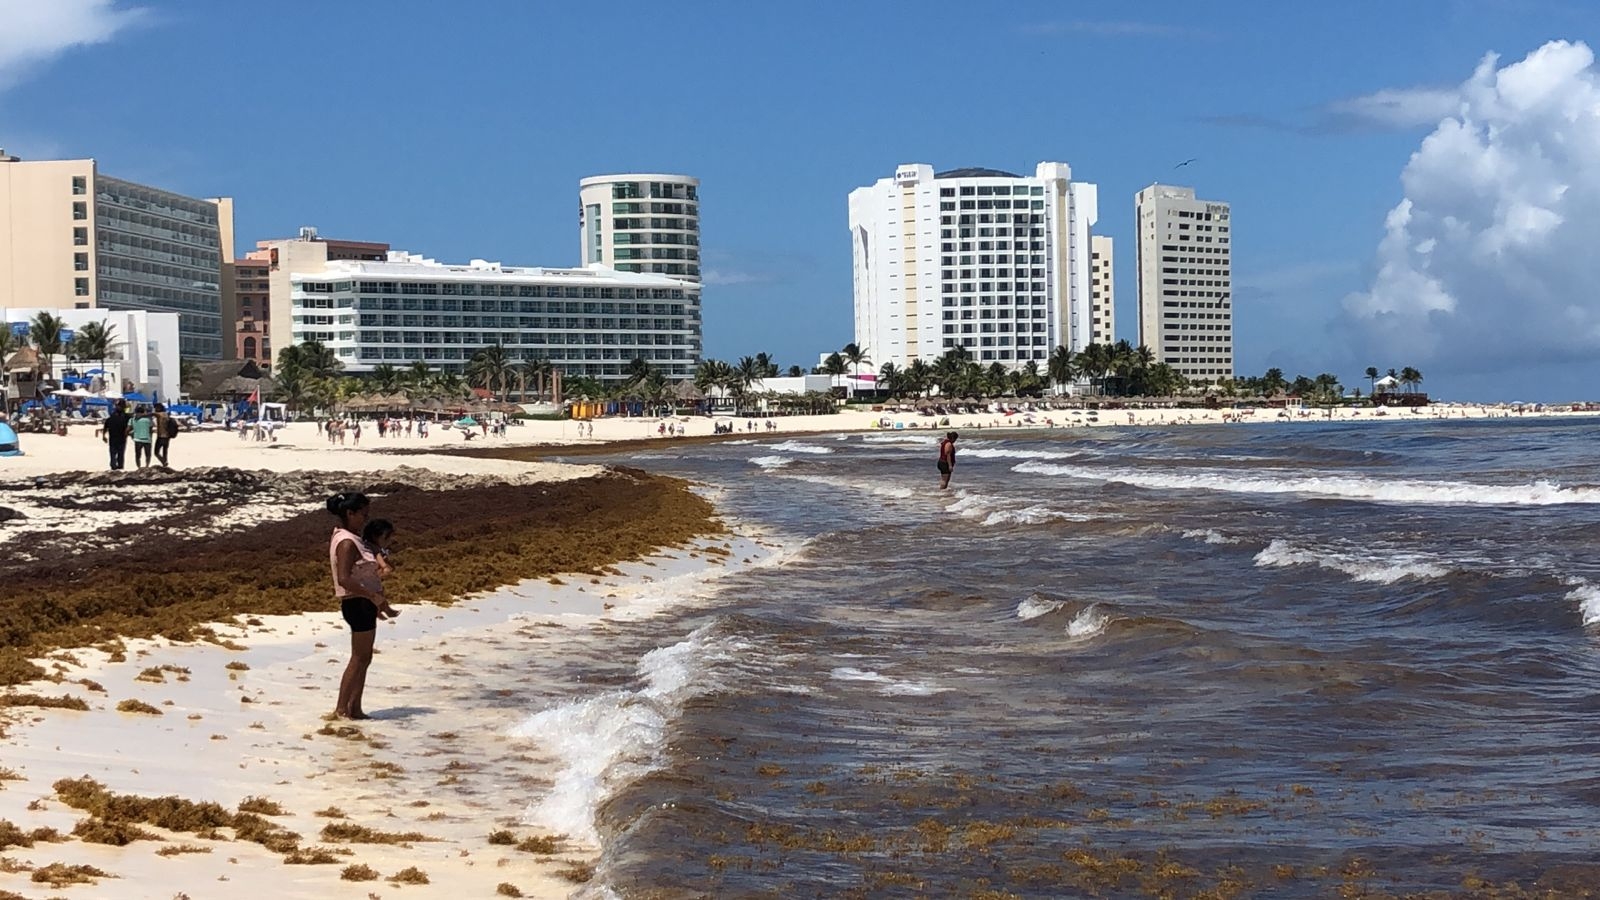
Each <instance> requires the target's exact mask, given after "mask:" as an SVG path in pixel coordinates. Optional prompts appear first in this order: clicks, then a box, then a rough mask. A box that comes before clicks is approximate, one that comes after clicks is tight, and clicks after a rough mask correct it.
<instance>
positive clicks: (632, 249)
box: [578, 174, 700, 284]
mask: <svg viewBox="0 0 1600 900" xmlns="http://www.w3.org/2000/svg"><path fill="white" fill-rule="evenodd" d="M578 226H579V227H578V230H579V242H580V245H581V248H582V253H583V256H582V257H581V258H582V259H583V265H585V266H590V265H594V264H596V263H599V264H600V265H603V266H606V267H608V268H611V269H615V270H617V271H618V272H632V273H638V274H652V275H664V276H666V277H668V278H675V279H677V280H679V281H688V282H692V283H694V284H699V283H700V179H698V178H691V177H689V176H688V175H650V174H633V175H596V176H594V177H592V178H585V179H583V180H582V181H580V182H579V183H578Z"/></svg>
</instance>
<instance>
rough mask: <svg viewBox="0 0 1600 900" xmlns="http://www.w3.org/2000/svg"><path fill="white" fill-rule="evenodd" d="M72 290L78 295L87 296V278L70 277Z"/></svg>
mask: <svg viewBox="0 0 1600 900" xmlns="http://www.w3.org/2000/svg"><path fill="white" fill-rule="evenodd" d="M72 292H73V293H74V294H77V295H78V296H79V297H87V296H89V279H87V278H74V279H72Z"/></svg>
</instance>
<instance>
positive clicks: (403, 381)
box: [400, 359, 433, 400]
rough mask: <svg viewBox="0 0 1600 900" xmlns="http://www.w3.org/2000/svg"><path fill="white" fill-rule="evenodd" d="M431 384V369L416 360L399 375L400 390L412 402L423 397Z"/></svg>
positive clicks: (424, 363)
mask: <svg viewBox="0 0 1600 900" xmlns="http://www.w3.org/2000/svg"><path fill="white" fill-rule="evenodd" d="M432 384H433V369H432V368H430V367H429V366H428V364H427V363H426V362H424V361H422V360H420V359H419V360H417V361H416V362H414V363H412V364H411V365H409V366H406V367H405V370H404V371H402V372H401V373H400V390H402V391H404V392H405V394H406V396H408V397H410V398H412V399H413V400H414V399H416V398H418V397H421V396H423V395H425V394H426V393H427V392H428V388H429V387H431V386H432Z"/></svg>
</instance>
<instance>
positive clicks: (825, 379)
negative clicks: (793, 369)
mask: <svg viewBox="0 0 1600 900" xmlns="http://www.w3.org/2000/svg"><path fill="white" fill-rule="evenodd" d="M833 382H834V379H833V377H832V376H831V375H800V376H798V377H794V378H790V377H788V376H781V377H774V378H763V379H761V380H760V381H757V382H754V383H753V384H751V385H750V392H751V393H753V394H808V393H811V392H812V391H818V392H824V393H825V392H827V391H828V390H830V389H832V387H833Z"/></svg>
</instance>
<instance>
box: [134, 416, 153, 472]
mask: <svg viewBox="0 0 1600 900" xmlns="http://www.w3.org/2000/svg"><path fill="white" fill-rule="evenodd" d="M155 426H156V422H155V419H153V418H151V417H150V407H148V406H141V407H139V410H138V412H136V413H134V416H133V421H132V422H129V423H128V434H130V435H132V436H133V464H134V465H135V466H137V467H138V468H141V469H142V468H144V467H145V466H148V465H150V442H151V441H152V440H153V439H154V437H155V430H156V427H155Z"/></svg>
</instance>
